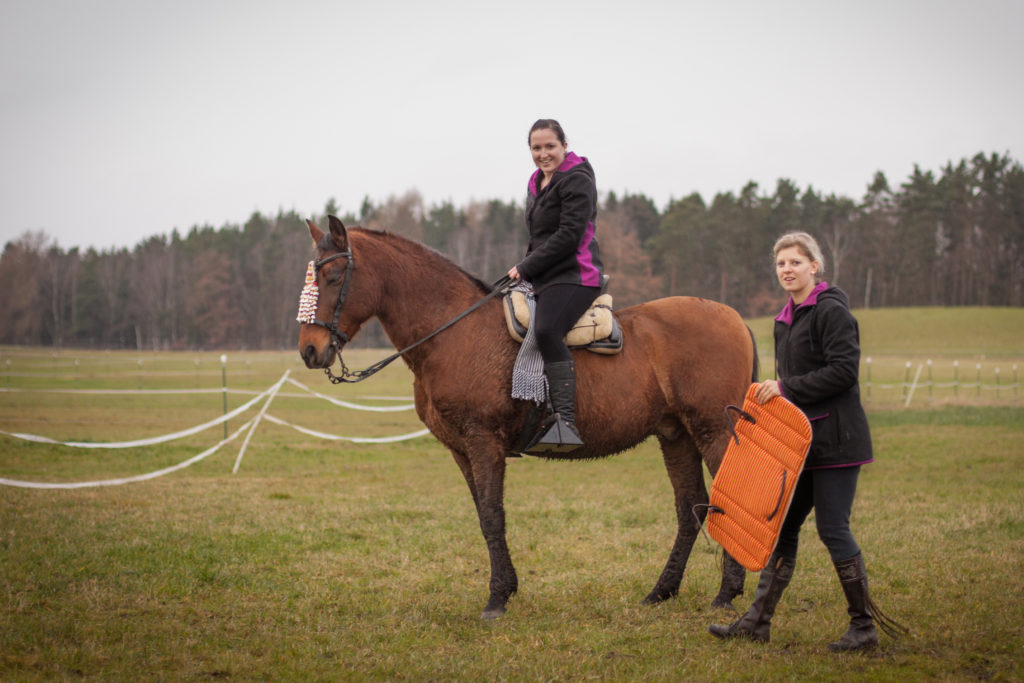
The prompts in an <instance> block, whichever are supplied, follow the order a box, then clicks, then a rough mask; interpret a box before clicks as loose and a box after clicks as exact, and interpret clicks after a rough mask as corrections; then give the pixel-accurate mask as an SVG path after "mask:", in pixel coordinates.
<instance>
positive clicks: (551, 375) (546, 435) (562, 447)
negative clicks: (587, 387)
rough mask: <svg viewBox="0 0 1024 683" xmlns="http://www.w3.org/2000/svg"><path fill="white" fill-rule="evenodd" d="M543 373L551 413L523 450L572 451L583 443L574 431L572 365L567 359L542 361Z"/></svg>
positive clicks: (540, 452) (574, 383)
mask: <svg viewBox="0 0 1024 683" xmlns="http://www.w3.org/2000/svg"><path fill="white" fill-rule="evenodd" d="M544 374H545V375H546V376H547V378H548V394H549V395H550V396H551V407H552V408H553V409H554V411H555V414H554V415H553V416H552V418H551V419H550V420H548V421H547V422H545V423H544V426H543V427H542V428H541V431H540V435H539V436H538V437H537V438H536V439H534V440H533V442H532V443H531V444H530V445H529V446H527V447H526V450H525V451H524V452H525V453H533V454H538V455H539V454H543V453H568V452H569V451H574V450H576V449H577V448H579V447H580V446H582V445H583V440H582V439H581V438H580V434H579V432H578V431H576V367H575V366H574V365H573V362H572V361H571V360H568V361H559V362H557V363H546V364H545V365H544Z"/></svg>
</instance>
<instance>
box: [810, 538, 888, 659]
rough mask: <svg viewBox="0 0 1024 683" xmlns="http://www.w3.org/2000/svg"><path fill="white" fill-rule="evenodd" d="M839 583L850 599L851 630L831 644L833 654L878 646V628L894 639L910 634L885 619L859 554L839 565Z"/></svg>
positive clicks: (847, 600)
mask: <svg viewBox="0 0 1024 683" xmlns="http://www.w3.org/2000/svg"><path fill="white" fill-rule="evenodd" d="M834 564H835V567H836V573H837V574H838V575H839V583H840V584H841V585H842V586H843V593H844V594H845V595H846V602H847V605H848V607H847V610H846V611H847V613H849V615H850V628H849V629H847V631H846V633H844V634H843V637H842V638H840V639H839V640H838V641H837V642H835V643H829V646H828V649H829V650H832V651H833V652H848V651H850V650H864V649H867V648H871V647H874V646H875V645H877V644H878V630H877V629H876V628H875V624H876V623H877V625H878V626H879V627H880V628H881V629H882V630H883V631H885V632H886V633H888V634H889V635H890V636H892V637H894V638H895V637H898V636H899V635H900V633H901V632H902V633H906V632H907V629H906V628H905V627H903V626H902V625H900V624H898V623H896V622H895V621H893V620H892V619H890V618H889V617H887V616H885V615H884V614H883V613H882V611H881V610H880V609H878V606H877V605H875V603H874V601H872V600H871V596H870V595H869V594H868V570H867V568H866V567H865V566H864V556H863V555H862V554H860V553H857V555H856V556H855V557H851V558H850V559H848V560H843V561H842V562H835V563H834Z"/></svg>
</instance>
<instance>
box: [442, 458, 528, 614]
mask: <svg viewBox="0 0 1024 683" xmlns="http://www.w3.org/2000/svg"><path fill="white" fill-rule="evenodd" d="M487 451H488V452H487V453H486V455H483V456H481V455H479V453H474V455H473V456H467V455H465V454H461V453H454V455H455V461H456V463H458V465H459V469H460V470H461V471H462V474H463V476H464V477H465V478H466V483H467V484H468V485H469V490H470V493H471V494H473V501H474V502H475V503H476V511H477V517H478V518H479V520H480V530H481V531H482V532H483V535H484V541H485V542H486V543H487V553H488V555H489V556H490V562H491V582H490V598H489V599H488V601H487V605H486V606H485V607H484V611H483V613H482V614H481V615H480V617H481V618H482V619H497V618H498V617H500V616H501V615H503V614H504V613H505V606H506V605H507V604H508V601H509V598H511V597H512V596H513V595H514V594H515V593H516V591H517V590H518V588H519V579H518V577H517V576H516V569H515V567H514V566H513V565H512V556H511V554H510V553H509V550H508V542H507V541H506V539H505V503H504V497H505V455H504V451H503V450H502V449H501V448H500V447H495V448H489V449H487Z"/></svg>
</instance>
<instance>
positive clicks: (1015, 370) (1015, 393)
mask: <svg viewBox="0 0 1024 683" xmlns="http://www.w3.org/2000/svg"><path fill="white" fill-rule="evenodd" d="M7 362H8V363H10V361H7ZM1013 402H1014V403H1016V402H1017V364H1016V363H1014V364H1013Z"/></svg>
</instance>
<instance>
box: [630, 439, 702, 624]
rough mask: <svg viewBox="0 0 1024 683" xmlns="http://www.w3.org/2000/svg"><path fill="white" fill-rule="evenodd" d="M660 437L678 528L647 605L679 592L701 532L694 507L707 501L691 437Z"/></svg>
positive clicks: (698, 453) (698, 457) (698, 455)
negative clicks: (695, 541)
mask: <svg viewBox="0 0 1024 683" xmlns="http://www.w3.org/2000/svg"><path fill="white" fill-rule="evenodd" d="M658 440H659V441H660V442H661V453H662V456H663V457H664V460H665V469H667V470H668V477H669V480H670V481H671V482H672V491H673V492H674V494H675V503H676V522H677V524H678V528H677V531H676V540H675V543H674V544H673V545H672V551H671V552H670V553H669V556H668V562H666V563H665V569H663V570H662V572H661V576H660V577H658V582H657V583H656V584H655V585H654V588H652V589H651V592H650V593H649V594H648V595H647V597H645V598H644V602H645V603H647V604H655V603H659V602H662V601H664V600H668V599H669V598H671V597H674V596H676V595H678V594H679V584H680V583H682V580H683V572H684V571H685V570H686V563H687V561H688V560H689V558H690V550H691V549H692V548H693V542H694V540H695V539H696V538H697V534H698V533H699V532H700V525H699V524H698V523H697V520H695V519H694V518H693V513H692V510H693V507H694V506H695V505H701V504H706V503H707V502H708V492H707V489H706V488H705V486H704V470H703V468H702V461H701V457H700V452H699V451H698V450H697V447H696V445H694V443H693V440H692V439H691V438H690V436H689V435H688V434H682V435H680V436H679V437H678V438H675V439H672V440H669V439H666V438H665V437H661V436H659V437H658ZM700 512H706V508H699V509H698V513H700ZM701 519H703V517H702V518H701Z"/></svg>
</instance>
